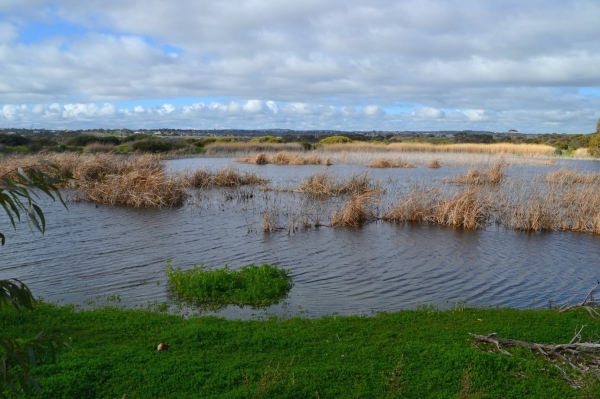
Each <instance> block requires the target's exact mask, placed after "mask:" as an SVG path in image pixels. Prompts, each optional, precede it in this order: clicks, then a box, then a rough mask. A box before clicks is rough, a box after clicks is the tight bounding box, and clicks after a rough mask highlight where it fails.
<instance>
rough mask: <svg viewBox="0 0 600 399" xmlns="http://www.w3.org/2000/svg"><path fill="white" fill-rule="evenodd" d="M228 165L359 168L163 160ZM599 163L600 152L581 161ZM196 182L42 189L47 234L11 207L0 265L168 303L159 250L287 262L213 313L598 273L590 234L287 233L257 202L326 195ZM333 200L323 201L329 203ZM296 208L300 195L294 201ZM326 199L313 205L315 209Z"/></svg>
mask: <svg viewBox="0 0 600 399" xmlns="http://www.w3.org/2000/svg"><path fill="white" fill-rule="evenodd" d="M224 165H233V166H235V167H237V168H239V169H243V170H251V171H256V172H257V173H259V174H260V175H262V176H265V177H267V178H269V179H271V180H272V182H271V185H272V186H273V187H279V188H282V187H297V186H298V185H299V183H300V182H301V181H302V180H304V179H305V178H306V177H307V176H309V175H311V174H314V173H316V172H320V171H327V172H328V173H332V174H335V175H337V176H348V175H351V174H353V173H354V174H357V173H363V172H364V171H365V170H366V168H362V167H358V166H343V165H337V166H330V167H324V166H300V167H294V166H275V165H265V166H254V165H238V164H235V163H234V162H233V161H232V160H231V159H209V158H196V159H185V160H176V161H170V162H169V168H171V169H174V170H175V169H186V168H188V169H194V168H197V167H207V166H208V167H211V168H219V167H221V166H224ZM573 165H575V166H576V167H577V168H578V169H581V170H588V171H590V170H591V171H596V170H598V163H595V162H577V163H574V164H572V165H571V167H573ZM560 166H562V165H557V166H554V167H548V166H546V167H540V166H537V167H533V166H531V167H513V168H509V169H507V174H508V175H509V176H510V175H515V176H517V175H524V174H531V175H533V174H542V173H547V172H548V171H550V170H553V169H554V168H558V167H560ZM465 171H466V168H442V169H437V170H433V169H426V168H416V169H387V170H371V171H370V172H369V176H370V177H371V178H373V179H376V180H379V181H381V182H382V184H385V185H387V186H389V187H392V188H394V189H400V190H401V189H402V188H403V187H407V186H409V185H411V184H418V183H419V182H431V181H432V180H441V179H445V178H448V177H451V176H456V175H457V174H459V173H464V172H465ZM244 190H246V191H244V192H245V193H246V194H248V193H251V194H252V199H251V200H241V199H240V195H239V194H240V191H239V190H211V191H209V192H208V191H207V192H201V193H200V195H194V198H193V199H192V201H190V204H188V205H186V206H183V207H180V208H174V209H150V210H149V209H131V208H127V207H123V206H115V207H112V206H108V205H99V206H98V207H97V206H96V205H94V204H88V203H68V207H69V211H66V210H65V209H64V208H62V207H61V206H60V205H59V204H56V203H53V202H51V201H48V200H45V199H44V200H43V201H41V202H42V205H43V206H42V208H43V209H44V211H45V214H46V220H47V233H46V235H44V236H41V235H39V234H32V233H31V231H30V229H29V228H28V226H27V224H26V223H21V224H20V225H19V226H18V228H17V230H16V231H13V230H12V229H10V227H8V226H9V224H8V221H7V219H6V218H5V217H4V215H2V216H3V217H4V218H0V226H2V229H3V230H2V231H3V232H4V233H5V234H6V236H7V242H6V245H5V246H4V247H2V248H0V256H1V259H2V262H1V263H0V278H1V279H6V278H19V279H21V280H22V281H24V282H25V283H26V284H28V285H29V287H30V288H31V289H32V291H33V292H34V294H35V295H36V296H41V297H43V298H45V299H47V300H51V301H63V302H66V303H77V304H81V303H83V302H84V301H86V300H97V301H99V302H101V303H106V302H105V301H106V297H108V296H111V295H118V296H119V297H120V299H121V302H120V304H121V305H126V306H134V305H144V304H147V303H148V302H152V301H157V302H159V303H161V302H167V303H171V302H172V299H171V298H170V295H169V290H168V284H167V283H166V278H165V275H164V270H165V264H166V260H167V259H171V261H172V265H173V266H180V267H182V268H183V269H187V268H191V267H192V265H194V264H204V265H205V266H206V267H207V268H219V267H222V266H223V265H225V264H228V265H229V267H230V268H238V267H241V266H244V265H248V264H251V263H254V264H262V263H270V264H276V265H278V266H280V267H283V268H286V269H290V270H291V271H292V274H293V282H294V287H293V288H292V290H291V292H290V295H289V297H288V298H287V299H286V300H285V302H284V303H280V304H278V305H274V306H272V307H270V308H268V309H266V310H256V309H251V308H239V307H234V306H230V307H227V308H224V309H222V310H219V311H217V312H216V314H218V315H222V316H224V317H228V318H248V317H252V316H256V315H264V314H276V315H294V314H297V313H299V312H301V313H303V314H307V315H308V316H320V315H323V314H332V313H339V314H342V315H347V314H370V313H371V312H372V311H394V310H398V309H405V308H414V307H415V306H416V304H417V303H420V304H434V305H436V306H438V307H441V308H447V307H451V306H452V305H453V302H456V301H459V302H461V301H466V302H467V304H468V305H479V306H510V307H516V308H530V307H544V306H548V304H549V301H550V300H552V301H553V303H554V304H563V303H565V302H569V301H570V302H574V301H581V300H583V298H584V297H585V295H586V294H587V292H588V291H589V290H590V289H591V288H592V287H593V286H594V285H595V284H596V280H597V279H599V278H600V262H599V259H600V237H598V236H595V235H590V234H580V233H570V232H549V233H537V234H529V233H521V232H515V231H512V230H506V229H503V228H498V227H490V228H487V229H485V230H477V231H467V230H461V229H454V228H447V227H439V226H429V225H418V224H416V225H411V224H391V223H387V222H376V223H371V224H367V225H365V226H363V227H360V228H329V227H319V228H310V229H305V230H303V229H300V230H298V231H296V232H295V233H290V234H288V231H287V230H286V229H284V230H283V231H280V232H274V233H263V231H262V228H261V221H262V213H263V212H264V211H265V210H267V209H278V210H279V212H280V214H281V215H282V217H283V218H284V222H283V223H285V217H286V216H285V215H287V214H289V213H291V212H293V211H294V210H297V209H309V208H310V209H311V210H312V211H314V212H322V214H323V219H324V221H326V220H325V219H327V216H326V215H327V212H328V209H329V208H328V207H329V206H330V205H326V204H320V203H315V202H314V201H307V199H306V197H305V196H304V195H302V194H297V193H296V194H294V193H292V194H290V193H284V192H278V191H263V190H261V189H260V188H258V187H255V188H244ZM335 201H336V200H335V199H334V200H333V202H332V203H335ZM302 207H305V208H302ZM320 207H322V209H321V208H320Z"/></svg>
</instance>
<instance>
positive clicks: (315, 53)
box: [0, 0, 600, 133]
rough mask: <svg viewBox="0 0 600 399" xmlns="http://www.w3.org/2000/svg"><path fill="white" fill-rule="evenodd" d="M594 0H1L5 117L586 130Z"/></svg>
mask: <svg viewBox="0 0 600 399" xmlns="http://www.w3.org/2000/svg"><path fill="white" fill-rule="evenodd" d="M599 21H600V1H598V0H528V1H523V0H518V1H517V0H514V1H513V0H487V1H482V0H369V1H365V0H361V1H356V0H326V1H323V0H300V1H291V0H228V1H217V0H168V1H166V0H85V1H82V0H56V1H45V0H0V128H4V127H30V126H33V127H34V128H66V129H69V128H70V129H78V128H94V127H103V128H122V127H129V128H133V129H135V128H159V127H174V128H198V129H205V128H208V129H213V128H216V129H219V128H247V129H252V128H287V129H339V130H463V129H471V130H490V131H496V132H502V131H507V130H508V129H517V130H519V131H520V132H525V133H536V132H549V133H551V132H565V133H589V132H592V131H594V130H595V125H596V121H597V120H598V118H600V23H599Z"/></svg>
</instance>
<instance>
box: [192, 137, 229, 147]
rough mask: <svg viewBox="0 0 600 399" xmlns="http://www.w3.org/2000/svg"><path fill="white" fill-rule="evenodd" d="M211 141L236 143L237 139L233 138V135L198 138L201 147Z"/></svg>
mask: <svg viewBox="0 0 600 399" xmlns="http://www.w3.org/2000/svg"><path fill="white" fill-rule="evenodd" d="M212 143H237V139H234V138H233V137H205V138H203V139H202V140H200V145H201V146H202V147H205V146H207V145H208V144H212Z"/></svg>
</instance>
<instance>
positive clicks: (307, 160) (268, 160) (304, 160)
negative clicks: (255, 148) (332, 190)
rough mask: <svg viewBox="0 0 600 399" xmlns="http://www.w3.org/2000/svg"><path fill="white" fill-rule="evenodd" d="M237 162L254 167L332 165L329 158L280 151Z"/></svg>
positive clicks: (243, 158)
mask: <svg viewBox="0 0 600 399" xmlns="http://www.w3.org/2000/svg"><path fill="white" fill-rule="evenodd" d="M237 161H238V162H240V163H249V164H254V165H266V164H273V165H325V166H329V165H331V161H330V160H329V159H328V158H325V159H322V158H320V157H319V156H317V155H316V154H309V155H303V154H299V153H291V152H287V151H280V152H278V153H276V154H274V155H269V154H267V153H266V152H260V153H258V154H256V155H254V156H248V157H242V158H238V160H237Z"/></svg>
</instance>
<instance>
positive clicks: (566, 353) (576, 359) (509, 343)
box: [469, 325, 600, 387]
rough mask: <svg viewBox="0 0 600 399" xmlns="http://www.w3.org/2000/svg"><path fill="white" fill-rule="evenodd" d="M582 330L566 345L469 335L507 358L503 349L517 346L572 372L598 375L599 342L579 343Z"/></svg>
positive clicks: (570, 380)
mask: <svg viewBox="0 0 600 399" xmlns="http://www.w3.org/2000/svg"><path fill="white" fill-rule="evenodd" d="M584 328H585V325H584V326H581V328H580V329H579V330H578V331H576V332H575V336H574V337H573V339H571V341H570V342H569V343H566V344H540V343H536V342H526V341H519V340H515V339H507V338H498V337H496V333H491V334H487V335H477V334H470V333H469V334H470V335H471V337H473V339H474V340H475V341H476V342H482V343H487V344H492V345H494V346H495V347H496V349H497V350H498V352H500V353H503V354H505V355H507V356H512V354H511V353H510V352H508V351H507V350H506V349H504V347H515V346H518V347H521V348H529V349H531V350H533V351H535V352H539V353H540V354H541V355H542V356H544V357H545V358H547V359H548V360H554V361H559V362H562V363H563V364H568V365H569V366H571V368H572V369H573V370H576V371H578V372H580V373H584V374H585V373H593V374H596V375H600V342H581V341H582V336H581V332H582V331H583V329H584ZM559 369H560V367H559ZM560 370H561V371H562V374H563V376H565V379H567V381H569V382H570V383H571V384H572V385H573V386H574V387H577V385H578V384H577V383H575V382H574V381H573V380H572V379H570V378H569V377H568V376H566V373H564V371H563V370H562V369H560Z"/></svg>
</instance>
